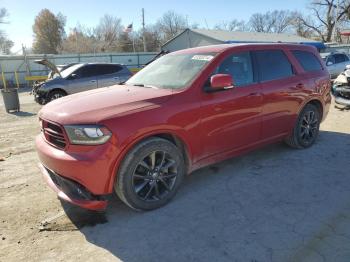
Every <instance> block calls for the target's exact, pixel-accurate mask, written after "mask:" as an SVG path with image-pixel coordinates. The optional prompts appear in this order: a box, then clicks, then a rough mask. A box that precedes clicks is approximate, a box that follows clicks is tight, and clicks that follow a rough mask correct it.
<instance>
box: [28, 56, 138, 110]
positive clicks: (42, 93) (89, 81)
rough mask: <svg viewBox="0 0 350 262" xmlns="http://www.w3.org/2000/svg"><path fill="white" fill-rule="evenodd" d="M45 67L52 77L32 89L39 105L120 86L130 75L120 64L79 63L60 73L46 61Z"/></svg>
mask: <svg viewBox="0 0 350 262" xmlns="http://www.w3.org/2000/svg"><path fill="white" fill-rule="evenodd" d="M45 65H47V66H48V67H49V68H50V69H51V70H52V72H54V75H53V77H52V78H50V79H48V80H47V81H45V82H42V83H39V84H37V85H36V86H35V87H34V88H33V94H34V98H35V101H37V102H38V103H39V104H46V103H47V102H50V101H52V100H55V99H57V98H60V97H63V96H66V95H70V94H74V93H78V92H82V91H87V90H91V89H95V88H100V87H106V86H112V85H116V84H120V83H123V82H125V81H126V80H128V79H129V78H130V77H131V75H132V73H131V72H130V71H129V69H128V68H127V67H126V66H125V65H121V64H112V63H79V64H74V65H70V66H69V67H68V68H66V69H64V70H62V71H61V70H59V69H58V68H57V67H56V66H55V65H53V64H52V63H49V62H48V61H47V62H46V63H45Z"/></svg>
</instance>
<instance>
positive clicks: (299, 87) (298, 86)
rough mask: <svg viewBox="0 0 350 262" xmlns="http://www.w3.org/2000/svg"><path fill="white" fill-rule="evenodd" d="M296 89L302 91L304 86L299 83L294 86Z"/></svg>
mask: <svg viewBox="0 0 350 262" xmlns="http://www.w3.org/2000/svg"><path fill="white" fill-rule="evenodd" d="M295 87H296V88H297V89H303V88H304V84H302V83H299V84H297V85H296V86H295Z"/></svg>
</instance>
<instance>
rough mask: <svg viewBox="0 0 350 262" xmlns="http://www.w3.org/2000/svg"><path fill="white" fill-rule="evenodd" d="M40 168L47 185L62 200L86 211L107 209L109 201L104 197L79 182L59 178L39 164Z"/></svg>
mask: <svg viewBox="0 0 350 262" xmlns="http://www.w3.org/2000/svg"><path fill="white" fill-rule="evenodd" d="M39 168H40V171H41V173H42V175H43V178H44V180H45V181H46V183H47V184H48V185H49V187H51V188H52V189H53V190H54V191H55V192H56V193H57V195H58V197H59V198H60V199H62V200H64V201H67V202H69V203H71V204H73V205H77V206H80V207H82V208H85V209H90V210H104V209H106V207H107V204H108V201H107V200H106V199H105V198H104V197H102V196H94V195H93V194H91V193H90V192H89V191H88V190H87V189H85V188H84V187H83V186H81V185H80V184H78V183H77V182H74V181H70V180H68V179H65V178H63V177H61V176H59V175H58V174H56V173H55V172H53V171H52V170H50V169H48V168H46V167H45V166H44V165H42V164H39Z"/></svg>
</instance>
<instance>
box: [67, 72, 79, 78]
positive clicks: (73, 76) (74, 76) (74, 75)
mask: <svg viewBox="0 0 350 262" xmlns="http://www.w3.org/2000/svg"><path fill="white" fill-rule="evenodd" d="M76 78H78V75H77V74H74V73H73V74H71V75H70V76H69V79H76Z"/></svg>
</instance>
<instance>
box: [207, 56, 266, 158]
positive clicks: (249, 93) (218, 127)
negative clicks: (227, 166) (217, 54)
mask: <svg viewBox="0 0 350 262" xmlns="http://www.w3.org/2000/svg"><path fill="white" fill-rule="evenodd" d="M213 74H230V75H231V76H232V78H233V82H234V88H233V89H227V90H223V91H216V92H208V91H207V92H204V91H203V93H202V101H201V102H202V105H201V132H202V134H201V137H202V147H203V154H202V157H203V158H204V157H208V156H211V155H215V154H218V153H222V152H225V151H231V150H238V149H240V148H244V147H246V146H249V145H251V144H254V143H256V142H257V141H259V140H260V135H261V134H260V133H261V117H260V115H261V105H262V96H261V90H260V85H259V84H258V83H257V81H256V78H255V76H254V73H253V63H252V58H251V54H250V52H240V53H233V54H230V55H229V56H228V57H226V58H225V59H224V60H223V61H222V62H221V64H220V65H219V66H218V67H217V68H216V70H215V72H213ZM208 88H209V91H210V87H208Z"/></svg>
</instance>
